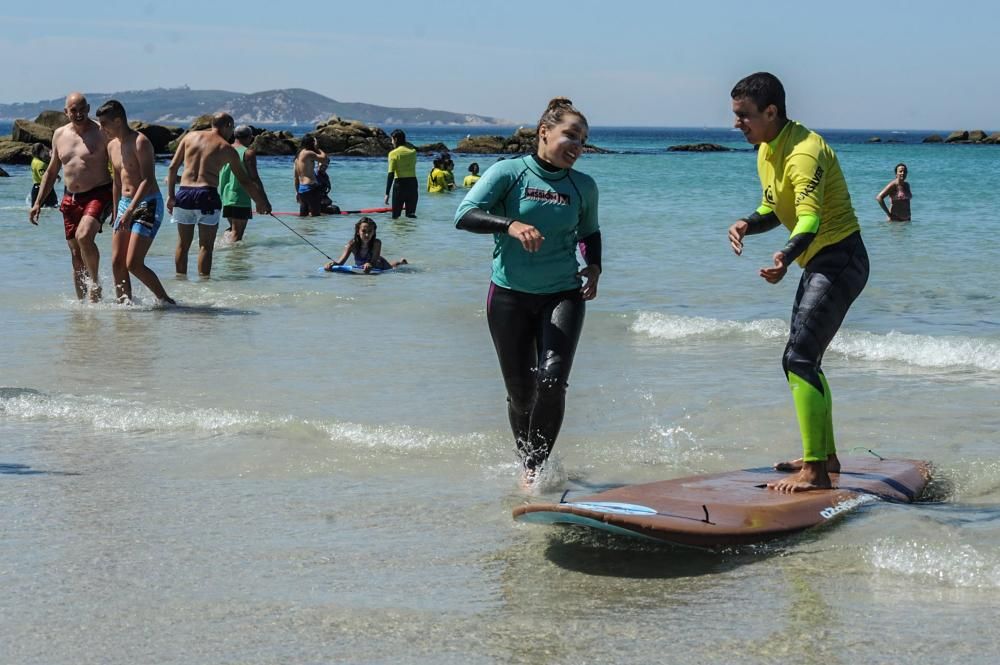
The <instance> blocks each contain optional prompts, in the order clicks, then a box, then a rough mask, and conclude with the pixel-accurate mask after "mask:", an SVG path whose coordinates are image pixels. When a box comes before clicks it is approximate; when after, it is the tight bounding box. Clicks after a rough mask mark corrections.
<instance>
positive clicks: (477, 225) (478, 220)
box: [455, 208, 514, 233]
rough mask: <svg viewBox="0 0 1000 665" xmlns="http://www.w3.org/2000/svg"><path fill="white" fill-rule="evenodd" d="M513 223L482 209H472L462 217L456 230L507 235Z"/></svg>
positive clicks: (508, 219) (456, 225) (511, 220)
mask: <svg viewBox="0 0 1000 665" xmlns="http://www.w3.org/2000/svg"><path fill="white" fill-rule="evenodd" d="M513 222H514V220H513V219H510V218H508V217H501V216H500V215H492V214H490V213H488V212H486V211H485V210H483V209H482V208H471V209H470V210H469V212H467V213H465V214H464V215H462V219H460V220H458V222H457V223H456V224H455V228H456V229H462V230H464V231H471V232H473V233H507V229H509V228H510V225H511V224H512V223H513Z"/></svg>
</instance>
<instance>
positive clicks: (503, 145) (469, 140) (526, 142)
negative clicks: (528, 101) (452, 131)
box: [454, 127, 610, 155]
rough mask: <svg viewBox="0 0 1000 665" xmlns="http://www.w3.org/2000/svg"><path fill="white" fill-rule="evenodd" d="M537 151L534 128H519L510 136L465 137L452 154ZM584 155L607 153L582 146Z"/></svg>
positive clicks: (514, 153)
mask: <svg viewBox="0 0 1000 665" xmlns="http://www.w3.org/2000/svg"><path fill="white" fill-rule="evenodd" d="M537 151H538V137H537V136H535V128H534V127H521V128H520V129H518V130H516V131H515V132H514V133H513V134H511V135H510V136H507V137H504V136H487V135H482V136H466V137H465V138H464V139H462V140H461V141H459V142H458V146H456V148H455V150H454V152H458V153H465V154H486V155H525V154H534V153H535V152H537ZM583 151H584V152H585V153H602V154H603V153H608V152H610V150H604V149H603V148H598V147H597V146H593V145H589V144H588V145H585V146H583Z"/></svg>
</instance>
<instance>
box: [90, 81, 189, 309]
mask: <svg viewBox="0 0 1000 665" xmlns="http://www.w3.org/2000/svg"><path fill="white" fill-rule="evenodd" d="M97 121H98V122H99V123H100V124H101V131H103V132H104V134H105V136H107V137H108V157H110V159H111V169H112V171H113V179H112V195H113V200H114V201H115V202H116V205H115V206H114V208H113V216H114V222H113V226H112V228H113V229H114V233H113V235H112V237H111V270H112V273H113V274H114V277H115V295H116V297H117V298H118V301H119V302H121V303H131V302H132V281H131V279H130V278H129V273H131V274H133V275H135V276H136V277H137V278H138V279H139V281H141V282H142V283H143V284H145V285H146V288H148V289H149V290H150V291H152V293H153V295H154V296H156V299H157V300H158V301H159V302H160V303H167V304H171V305H173V304H176V303H174V301H173V299H172V298H171V297H170V296H168V295H167V292H166V290H165V289H164V288H163V284H162V283H160V278H159V277H157V276H156V273H155V272H153V271H152V270H151V269H150V268H149V266H147V265H146V254H147V253H148V252H149V248H150V246H151V245H152V244H153V238H155V237H156V232H157V231H158V230H159V229H160V222H161V221H162V220H163V196H162V195H161V194H160V188H159V185H157V184H156V166H155V162H154V154H153V144H152V143H150V141H149V139H147V138H146V137H145V136H143V135H142V134H140V133H139V132H137V131H135V130H134V129H132V128H131V127H129V126H128V118H127V117H126V115H125V107H124V106H122V104H121V102H119V101H117V100H114V99H111V100H108V101H107V102H105V103H104V104H103V105H102V106H101V108H99V109H97Z"/></svg>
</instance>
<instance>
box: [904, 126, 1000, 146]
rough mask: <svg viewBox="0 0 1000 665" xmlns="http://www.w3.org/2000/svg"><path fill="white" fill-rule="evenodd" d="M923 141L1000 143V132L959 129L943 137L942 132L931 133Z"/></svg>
mask: <svg viewBox="0 0 1000 665" xmlns="http://www.w3.org/2000/svg"><path fill="white" fill-rule="evenodd" d="M922 142H923V143H958V144H970V143H972V144H988V145H996V144H1000V132H993V133H992V134H989V135H987V134H986V132H984V131H983V130H981V129H972V130H968V129H958V130H955V131H954V132H952V133H951V134H948V136H947V137H944V138H942V137H941V135H940V134H931V135H930V136H928V137H926V138H924V140H923V141H922Z"/></svg>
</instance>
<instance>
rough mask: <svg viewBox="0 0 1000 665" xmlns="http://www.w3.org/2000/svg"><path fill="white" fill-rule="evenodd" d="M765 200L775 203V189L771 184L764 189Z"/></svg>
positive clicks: (771, 203)
mask: <svg viewBox="0 0 1000 665" xmlns="http://www.w3.org/2000/svg"><path fill="white" fill-rule="evenodd" d="M764 200H765V201H767V202H768V203H769V204H770V205H774V190H773V189H771V185H768V186H767V189H765V190H764Z"/></svg>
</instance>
